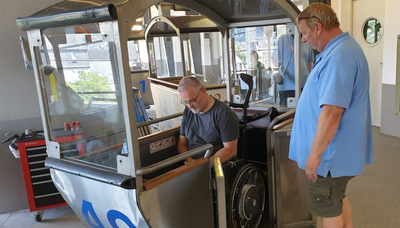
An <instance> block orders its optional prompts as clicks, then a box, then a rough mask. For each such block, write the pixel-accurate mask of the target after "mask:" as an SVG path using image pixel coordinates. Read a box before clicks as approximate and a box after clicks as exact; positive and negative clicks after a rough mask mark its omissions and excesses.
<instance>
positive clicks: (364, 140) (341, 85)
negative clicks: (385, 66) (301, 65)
mask: <svg viewBox="0 0 400 228" xmlns="http://www.w3.org/2000/svg"><path fill="white" fill-rule="evenodd" d="M323 105H335V106H339V107H342V108H344V111H343V114H342V117H341V120H340V122H339V126H338V129H337V132H336V134H335V136H334V137H333V139H332V141H331V142H330V143H329V145H328V147H327V148H326V150H325V152H324V153H323V154H322V156H321V163H320V165H319V167H318V169H317V174H318V175H321V176H324V177H326V176H327V174H328V171H331V175H332V177H340V176H355V175H358V174H360V173H362V172H364V169H365V165H366V164H370V163H373V161H374V154H373V142H372V125H371V108H370V100H369V69H368V62H367V60H366V58H365V55H364V53H363V51H362V49H361V47H360V46H359V45H358V44H357V42H356V41H355V40H354V38H352V37H351V36H350V35H349V34H348V33H347V32H346V33H343V34H341V35H339V36H337V37H335V38H334V39H333V40H332V41H331V42H330V43H329V44H328V45H327V46H326V48H325V50H324V51H323V52H322V53H320V54H319V55H317V61H316V62H315V64H314V66H313V68H312V70H311V74H310V76H309V77H308V80H307V84H306V86H305V87H304V89H303V93H302V94H301V96H300V99H299V103H298V104H297V110H296V114H295V118H294V123H293V129H292V136H291V141H290V149H289V158H290V159H292V160H294V161H296V162H297V164H298V166H299V167H300V168H301V169H305V167H306V162H307V159H308V156H309V154H310V151H311V145H312V143H313V140H314V137H315V133H316V131H317V124H318V118H319V115H320V113H321V110H322V106H323Z"/></svg>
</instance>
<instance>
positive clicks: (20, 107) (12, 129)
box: [0, 0, 61, 213]
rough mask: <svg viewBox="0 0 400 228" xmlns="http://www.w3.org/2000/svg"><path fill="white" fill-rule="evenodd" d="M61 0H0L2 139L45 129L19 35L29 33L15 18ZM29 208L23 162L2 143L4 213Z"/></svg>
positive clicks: (0, 190)
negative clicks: (27, 131)
mask: <svg viewBox="0 0 400 228" xmlns="http://www.w3.org/2000/svg"><path fill="white" fill-rule="evenodd" d="M60 1H61V0H35V1H32V0H18V1H15V0H1V1H0V22H1V23H0V140H1V141H3V139H5V137H4V134H5V133H7V132H8V133H10V135H13V134H19V135H20V134H21V133H22V132H24V129H25V128H32V130H34V131H36V130H41V129H42V122H41V119H40V111H39V101H38V97H37V92H36V86H35V79H34V75H33V71H27V70H25V67H24V62H23V59H22V54H21V49H20V47H19V36H22V35H26V33H25V32H23V31H21V30H20V29H19V28H18V27H17V25H16V22H15V20H16V19H17V17H24V16H29V15H32V14H33V13H36V12H38V11H39V10H41V9H43V8H45V7H47V6H51V5H53V4H55V3H57V2H60ZM26 208H28V201H27V197H26V193H25V185H24V182H23V176H22V169H21V163H20V160H19V159H16V158H14V157H13V155H12V154H11V152H10V151H9V150H8V146H7V144H0V213H3V212H10V211H15V210H20V209H26Z"/></svg>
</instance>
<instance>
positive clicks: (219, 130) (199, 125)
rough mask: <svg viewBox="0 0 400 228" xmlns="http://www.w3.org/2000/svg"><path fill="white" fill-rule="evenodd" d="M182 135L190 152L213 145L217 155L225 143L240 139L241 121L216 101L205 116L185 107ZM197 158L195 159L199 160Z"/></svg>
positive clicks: (226, 106) (221, 103) (225, 106)
mask: <svg viewBox="0 0 400 228" xmlns="http://www.w3.org/2000/svg"><path fill="white" fill-rule="evenodd" d="M180 135H182V136H185V137H186V138H187V139H188V150H191V149H194V148H196V147H199V146H202V145H205V144H208V143H210V144H212V145H213V146H214V150H213V153H212V154H215V153H216V152H217V151H218V150H220V149H221V148H223V147H224V145H223V142H230V141H232V140H235V139H237V138H239V120H238V117H237V116H236V114H235V113H234V112H233V111H232V110H231V108H230V107H229V106H228V105H227V104H225V103H223V102H222V101H219V100H217V99H215V102H214V104H213V106H212V107H211V108H210V109H209V110H208V111H207V112H205V113H203V114H195V113H193V112H192V111H190V109H189V108H188V107H185V110H184V111H183V117H182V125H181V130H180ZM199 157H201V155H200V156H195V157H194V158H199Z"/></svg>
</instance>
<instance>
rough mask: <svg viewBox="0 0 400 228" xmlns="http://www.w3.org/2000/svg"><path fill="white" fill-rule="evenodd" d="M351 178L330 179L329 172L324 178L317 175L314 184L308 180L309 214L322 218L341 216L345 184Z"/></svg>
mask: <svg viewBox="0 0 400 228" xmlns="http://www.w3.org/2000/svg"><path fill="white" fill-rule="evenodd" d="M353 177H354V176H345V177H337V178H332V177H331V173H330V172H329V173H328V176H327V177H326V178H325V177H323V176H319V175H318V179H317V181H316V182H312V181H310V180H309V181H308V199H307V202H308V210H309V211H310V213H311V214H312V215H316V216H320V217H323V218H331V217H336V216H339V215H341V214H342V207H343V198H345V197H346V195H345V192H346V187H347V183H348V182H349V180H350V179H351V178H353Z"/></svg>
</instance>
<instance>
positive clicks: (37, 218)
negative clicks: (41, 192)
mask: <svg viewBox="0 0 400 228" xmlns="http://www.w3.org/2000/svg"><path fill="white" fill-rule="evenodd" d="M43 213H44V211H43V210H40V211H36V212H35V221H36V222H40V221H42V216H43Z"/></svg>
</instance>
